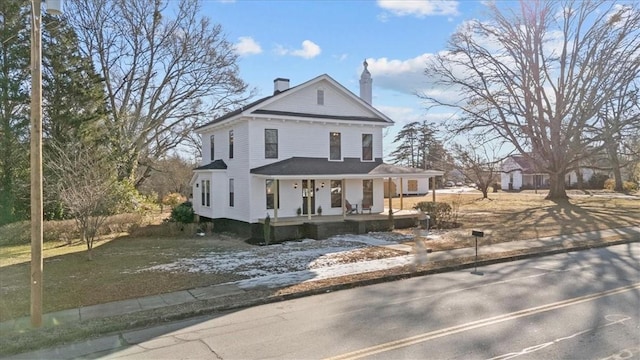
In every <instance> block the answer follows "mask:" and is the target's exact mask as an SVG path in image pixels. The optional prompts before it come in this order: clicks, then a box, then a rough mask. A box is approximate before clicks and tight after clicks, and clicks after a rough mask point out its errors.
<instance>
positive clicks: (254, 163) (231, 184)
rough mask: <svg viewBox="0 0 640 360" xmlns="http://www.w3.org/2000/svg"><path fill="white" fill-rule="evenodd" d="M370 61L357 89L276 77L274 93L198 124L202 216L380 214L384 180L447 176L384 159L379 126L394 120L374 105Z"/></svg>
mask: <svg viewBox="0 0 640 360" xmlns="http://www.w3.org/2000/svg"><path fill="white" fill-rule="evenodd" d="M364 65H365V67H364V70H363V72H362V76H361V79H360V96H356V95H355V94H353V93H352V92H350V91H349V90H347V89H346V88H345V87H344V86H342V85H341V84H339V83H338V82H337V81H335V80H334V79H332V78H331V77H330V76H328V75H320V76H318V77H316V78H314V79H311V80H309V81H307V82H305V83H302V84H300V85H297V86H295V87H290V86H289V80H288V79H282V78H278V79H275V80H274V92H273V95H271V96H267V97H265V98H262V99H259V100H257V101H255V102H253V103H251V104H249V105H247V106H244V107H243V108H240V109H237V110H235V111H233V112H231V113H228V114H226V115H225V116H222V117H220V118H217V119H215V120H213V121H211V122H210V123H208V124H206V125H204V126H202V127H200V128H198V129H197V132H198V134H199V135H200V136H201V137H202V144H203V151H202V157H203V159H202V166H200V167H198V168H196V169H195V170H194V176H193V178H192V187H193V207H194V211H195V212H196V214H197V215H199V216H200V217H201V218H208V219H212V220H213V222H214V226H216V227H219V228H220V227H222V228H223V229H229V230H239V229H241V228H242V227H244V226H246V225H250V224H257V223H259V222H260V221H261V219H264V218H265V217H266V216H267V214H268V215H269V217H270V219H271V221H272V222H274V221H278V219H284V218H291V217H298V218H299V217H306V218H308V219H311V217H312V216H318V215H320V213H321V215H325V216H326V215H343V216H344V214H345V212H346V211H347V209H355V208H357V209H358V211H360V212H362V211H363V210H366V211H368V212H371V213H380V212H382V211H383V210H384V206H385V204H384V197H383V196H384V195H383V181H384V180H385V178H390V177H391V176H393V177H397V176H399V175H398V174H400V175H402V174H410V175H412V176H414V177H415V176H418V177H430V176H435V175H442V173H441V172H438V171H423V170H419V169H410V168H401V167H396V166H392V165H387V164H384V163H383V162H382V156H383V149H382V137H383V130H384V129H385V128H386V127H388V126H391V125H393V121H392V120H391V119H389V118H388V117H387V116H386V115H385V114H383V113H382V112H380V111H378V110H377V109H375V108H374V107H373V106H372V105H371V97H372V86H371V85H372V79H371V74H370V73H369V71H368V70H367V64H366V62H365V63H364ZM347 203H348V204H347ZM349 205H350V206H349Z"/></svg>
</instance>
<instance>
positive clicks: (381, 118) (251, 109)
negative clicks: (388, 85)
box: [196, 74, 394, 130]
mask: <svg viewBox="0 0 640 360" xmlns="http://www.w3.org/2000/svg"><path fill="white" fill-rule="evenodd" d="M321 81H328V82H329V83H331V84H332V85H333V86H335V87H336V88H338V90H339V91H341V92H342V93H343V94H344V95H346V96H347V97H348V98H349V99H351V100H352V101H354V102H357V103H359V104H360V106H363V107H365V108H366V109H368V110H369V111H370V112H372V113H373V114H374V116H371V117H366V116H344V115H327V114H313V113H298V112H289V111H275V110H266V109H262V107H264V106H266V105H268V104H270V103H273V102H275V101H277V100H279V99H282V98H284V97H286V96H290V95H291V94H294V93H296V92H298V91H300V90H301V89H304V88H307V87H309V86H313V85H314V84H316V83H318V82H321ZM251 114H257V115H259V114H263V115H280V116H295V117H308V118H320V119H337V120H351V121H366V122H378V123H384V124H389V125H391V124H393V123H394V122H393V120H391V119H390V118H389V117H388V116H386V115H385V114H383V113H382V112H380V111H379V110H377V109H376V108H374V107H373V106H371V105H370V104H368V103H367V102H366V101H364V100H363V99H361V98H360V97H359V96H356V95H355V94H354V93H352V92H351V91H349V89H347V88H345V87H344V86H342V84H340V83H339V82H337V81H336V80H334V79H333V78H332V77H331V76H329V75H327V74H323V75H320V76H317V77H315V78H313V79H311V80H309V81H307V82H304V83H302V84H299V85H296V86H293V87H291V88H289V89H286V90H284V91H277V92H275V93H274V94H273V95H270V96H266V97H263V98H261V99H258V100H256V101H254V102H252V103H250V104H248V105H245V106H242V107H240V108H238V109H236V110H233V111H231V112H229V113H227V114H225V115H224V116H221V117H219V118H217V119H214V120H213V121H210V122H208V123H206V124H204V125H202V126H199V127H197V128H196V130H201V129H203V128H206V127H209V126H211V125H214V124H219V123H222V122H224V121H227V120H231V119H233V118H236V117H240V116H250V115H251Z"/></svg>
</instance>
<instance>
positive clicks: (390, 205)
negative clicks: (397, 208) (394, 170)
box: [389, 176, 393, 215]
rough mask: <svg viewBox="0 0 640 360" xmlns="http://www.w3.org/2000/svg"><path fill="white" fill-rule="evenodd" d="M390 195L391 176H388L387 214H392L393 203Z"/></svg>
mask: <svg viewBox="0 0 640 360" xmlns="http://www.w3.org/2000/svg"><path fill="white" fill-rule="evenodd" d="M392 199H393V198H392V197H391V176H389V215H391V214H393V207H392V206H393V203H392V202H391V201H392Z"/></svg>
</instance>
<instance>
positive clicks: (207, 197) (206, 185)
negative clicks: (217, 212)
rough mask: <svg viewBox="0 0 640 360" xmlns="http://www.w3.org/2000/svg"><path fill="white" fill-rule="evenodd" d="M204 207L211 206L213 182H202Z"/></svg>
mask: <svg viewBox="0 0 640 360" xmlns="http://www.w3.org/2000/svg"><path fill="white" fill-rule="evenodd" d="M201 186H202V206H211V181H210V180H202V183H201Z"/></svg>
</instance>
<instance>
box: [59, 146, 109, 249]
mask: <svg viewBox="0 0 640 360" xmlns="http://www.w3.org/2000/svg"><path fill="white" fill-rule="evenodd" d="M51 148H52V150H51V159H52V160H51V161H48V162H47V166H48V167H49V169H50V170H51V171H52V172H53V173H54V174H55V175H56V176H55V177H56V179H57V182H56V184H50V185H51V187H52V188H54V189H56V190H57V191H58V193H59V197H60V200H61V201H62V202H63V204H64V206H65V208H66V209H67V211H68V213H69V215H71V217H73V219H74V220H75V222H76V226H77V228H78V231H79V233H80V236H81V239H82V241H83V242H84V243H85V244H86V245H87V256H88V258H89V260H91V259H92V250H93V242H94V240H95V238H96V235H97V234H98V230H99V229H100V227H101V226H102V225H103V224H104V221H105V220H106V219H107V217H108V216H109V215H110V214H111V213H112V210H113V209H115V206H116V204H117V202H118V197H117V196H115V194H116V185H117V180H116V176H115V173H114V172H113V171H112V170H110V169H112V167H111V166H110V165H109V162H108V161H105V158H104V157H103V156H101V155H100V153H101V152H100V151H97V149H95V148H89V147H87V146H85V145H82V144H80V143H79V142H78V143H75V144H68V145H66V146H65V147H64V148H62V147H58V146H55V145H51Z"/></svg>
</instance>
